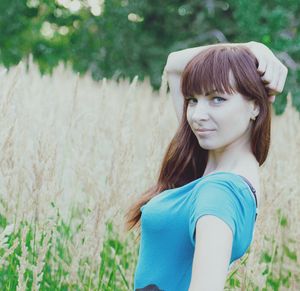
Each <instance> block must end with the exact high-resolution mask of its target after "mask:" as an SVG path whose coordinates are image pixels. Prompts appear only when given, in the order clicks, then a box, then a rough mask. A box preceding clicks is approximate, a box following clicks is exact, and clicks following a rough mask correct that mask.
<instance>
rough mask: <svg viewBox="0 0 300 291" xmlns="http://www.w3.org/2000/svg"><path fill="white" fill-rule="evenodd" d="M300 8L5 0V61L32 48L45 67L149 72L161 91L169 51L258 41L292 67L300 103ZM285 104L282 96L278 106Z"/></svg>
mask: <svg viewBox="0 0 300 291" xmlns="http://www.w3.org/2000/svg"><path fill="white" fill-rule="evenodd" d="M299 15H300V4H299V1H298V0H265V1H262V0H255V1H248V0H227V1H222V0H218V1H216V0H202V1H195V0H187V1H179V0H164V1H159V0H108V1H105V0H1V2H0V63H2V64H3V65H4V66H5V67H7V68H9V67H10V66H13V65H16V64H17V63H19V61H20V60H21V59H27V58H28V56H29V54H32V56H33V60H34V62H36V63H38V65H39V68H40V70H41V72H42V73H51V72H52V70H53V68H54V67H55V66H57V65H58V63H59V62H60V61H62V62H64V63H69V64H70V65H71V66H72V68H73V70H74V71H75V72H79V73H80V74H84V73H86V72H89V73H90V74H91V75H92V77H93V78H94V79H95V80H100V79H102V78H103V77H106V78H113V79H117V80H118V79H120V78H126V77H127V78H130V80H132V79H133V78H134V76H135V75H138V78H139V80H144V78H147V77H149V78H150V81H151V85H152V87H153V88H154V89H155V90H157V89H158V88H159V86H160V84H161V74H162V71H163V68H164V65H165V62H166V58H167V56H168V54H169V53H170V52H172V51H175V50H180V49H184V48H188V47H194V46H199V45H204V44H205V45H206V44H212V43H218V42H248V41H250V40H255V41H259V42H262V43H264V44H265V45H267V46H268V47H269V48H270V49H271V50H272V51H273V52H274V53H275V54H276V55H277V57H278V58H279V59H280V60H282V61H283V62H284V64H285V65H286V66H287V67H288V69H289V75H288V81H287V85H286V86H285V88H289V90H290V91H291V92H292V96H293V104H294V105H295V106H296V107H297V108H298V109H299V108H300V87H299V82H300V68H299V62H300V32H299V27H300V25H299V24H300V18H299ZM286 90H287V89H286ZM286 93H287V91H285V93H284V94H283V96H286ZM285 105H286V98H277V100H276V104H275V109H276V112H277V113H281V112H282V111H283V109H284V107H285Z"/></svg>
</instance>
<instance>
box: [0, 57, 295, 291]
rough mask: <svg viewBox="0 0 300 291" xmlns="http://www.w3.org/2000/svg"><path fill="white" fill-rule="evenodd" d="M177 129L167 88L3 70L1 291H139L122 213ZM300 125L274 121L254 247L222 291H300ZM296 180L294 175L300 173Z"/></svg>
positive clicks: (287, 116) (286, 118) (133, 239)
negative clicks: (158, 90) (299, 180)
mask: <svg viewBox="0 0 300 291" xmlns="http://www.w3.org/2000/svg"><path fill="white" fill-rule="evenodd" d="M177 126H178V122H177V118H176V115H175V110H174V107H173V104H172V101H171V97H170V96H169V93H167V90H166V82H165V79H164V78H163V84H162V87H161V89H160V92H154V91H153V90H152V88H151V86H150V82H149V80H148V79H145V80H144V81H143V82H140V81H138V80H137V77H136V78H134V80H133V81H132V82H129V81H128V80H126V79H125V80H121V81H119V82H116V81H115V80H106V79H103V80H101V81H99V82H96V81H93V80H92V78H91V77H90V76H89V75H88V74H87V75H85V76H79V75H76V74H75V73H73V72H72V71H71V69H69V68H68V67H64V66H63V65H62V64H61V65H60V66H59V67H57V68H56V69H55V70H54V72H53V74H52V75H51V76H50V75H46V76H40V73H39V71H38V68H37V66H36V65H35V64H33V63H32V61H31V60H29V62H27V63H20V64H19V65H18V66H15V67H13V68H11V69H10V70H9V71H7V70H6V69H4V68H2V67H1V68H0V147H1V152H0V290H132V289H133V275H134V270H135V266H136V261H137V256H138V246H139V245H138V240H137V236H138V232H137V231H132V232H130V233H126V231H125V228H124V214H125V211H126V210H127V208H128V207H129V205H130V203H132V202H133V201H134V199H136V198H137V197H138V196H139V195H140V194H141V193H142V192H144V191H145V190H146V189H147V188H148V187H150V186H151V185H152V184H153V183H154V181H155V179H156V178H157V175H158V168H159V166H160V162H161V160H162V157H163V155H164V152H165V150H166V148H167V145H168V143H169V142H170V140H171V138H172V137H173V135H174V133H175V131H176V129H177ZM299 155H300V117H299V112H297V111H296V110H295V108H294V107H293V106H292V101H291V96H290V95H288V96H287V107H286V110H285V112H284V113H283V114H282V115H281V116H276V115H275V113H274V112H273V116H272V133H271V148H270V152H269V156H268V159H267V161H266V162H265V164H264V165H263V166H262V167H261V186H262V189H261V190H262V193H263V195H262V200H261V206H260V209H259V215H258V217H257V225H256V231H255V238H254V241H253V244H252V245H251V248H250V249H249V251H248V252H247V253H246V254H245V255H244V256H243V258H241V260H239V261H238V262H236V263H235V264H234V266H233V268H232V269H231V271H230V274H229V275H228V279H227V282H226V290H300V263H299V256H300V243H299V242H300V223H299V218H300V187H299V185H298V178H299V173H300V158H299ZM297 173H298V174H297Z"/></svg>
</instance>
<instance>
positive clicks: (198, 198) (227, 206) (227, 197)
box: [189, 181, 239, 245]
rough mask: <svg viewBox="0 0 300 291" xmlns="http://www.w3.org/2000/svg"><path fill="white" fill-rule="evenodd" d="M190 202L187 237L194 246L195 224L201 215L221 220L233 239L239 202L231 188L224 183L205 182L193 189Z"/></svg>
mask: <svg viewBox="0 0 300 291" xmlns="http://www.w3.org/2000/svg"><path fill="white" fill-rule="evenodd" d="M192 201H193V202H192V206H191V213H190V220H189V235H190V239H191V242H192V244H193V245H195V228H196V223H197V221H198V219H199V218H200V217H201V216H203V215H214V216H217V217H218V218H220V219H222V220H223V221H224V222H225V223H226V224H227V225H228V226H229V227H230V229H231V231H232V234H233V238H234V237H235V235H236V231H237V223H238V218H239V215H238V211H239V209H238V208H239V201H238V198H237V196H236V193H235V189H234V188H233V187H230V186H229V185H226V183H218V182H216V181H207V182H205V183H204V184H202V185H201V187H200V186H199V187H195V190H194V192H193V199H192Z"/></svg>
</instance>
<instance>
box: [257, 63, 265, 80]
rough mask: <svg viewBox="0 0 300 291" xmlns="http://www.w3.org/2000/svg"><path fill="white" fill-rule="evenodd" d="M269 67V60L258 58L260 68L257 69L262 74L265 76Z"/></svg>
mask: <svg viewBox="0 0 300 291" xmlns="http://www.w3.org/2000/svg"><path fill="white" fill-rule="evenodd" d="M266 69H267V62H265V61H264V60H263V59H258V68H257V71H258V72H259V73H260V75H261V76H263V75H264V74H265V72H266Z"/></svg>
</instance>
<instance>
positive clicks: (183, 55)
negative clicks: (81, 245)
mask: <svg viewBox="0 0 300 291" xmlns="http://www.w3.org/2000/svg"><path fill="white" fill-rule="evenodd" d="M165 70H166V72H167V77H168V82H169V87H170V92H171V96H172V98H173V101H174V106H175V109H176V113H177V117H178V120H179V122H180V125H179V128H178V130H177V132H176V133H175V136H174V138H173V139H172V141H171V143H170V144H169V146H168V148H167V151H166V154H165V156H164V158H163V161H162V165H161V168H160V175H159V177H158V181H157V182H156V184H155V185H154V186H153V187H152V188H151V189H149V190H148V191H146V192H145V193H144V195H142V196H141V198H140V199H139V200H138V201H137V202H135V203H134V204H133V205H132V207H131V208H130V209H129V212H128V213H127V218H128V219H127V228H128V229H131V228H132V227H134V226H137V225H139V226H141V243H140V250H139V259H138V264H137V267H136V272H135V278H134V289H135V290H165V291H177V290H178V291H186V290H189V291H196V290H197V291H201V290H203V291H218V290H220V291H221V290H223V289H224V285H225V282H226V276H227V273H228V270H229V267H230V265H231V264H232V263H233V262H234V261H235V260H237V259H239V258H241V257H242V256H243V255H244V254H245V252H246V251H247V250H248V248H249V247H250V245H251V242H252V240H253V237H254V230H255V222H256V216H257V213H258V209H259V203H260V202H259V201H260V187H259V167H260V166H261V165H262V164H263V163H264V161H265V160H266V158H267V154H268V150H269V145H270V127H271V103H272V102H273V101H274V97H271V96H274V94H276V93H279V92H282V90H283V87H284V83H285V80H286V76H287V68H286V67H285V66H284V65H283V64H282V63H281V62H279V60H278V59H277V58H276V57H275V56H274V55H273V54H272V52H271V51H270V50H269V49H268V48H267V47H266V46H264V45H262V44H260V43H256V42H250V43H245V44H218V45H210V46H205V47H197V48H192V49H187V50H183V51H179V52H174V53H171V54H170V55H169V57H168V61H167V64H166V68H165Z"/></svg>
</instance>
